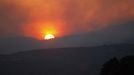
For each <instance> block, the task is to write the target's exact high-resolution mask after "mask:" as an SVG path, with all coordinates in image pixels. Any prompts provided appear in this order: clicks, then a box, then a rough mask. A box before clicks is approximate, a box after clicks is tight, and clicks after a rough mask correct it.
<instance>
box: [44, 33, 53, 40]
mask: <svg viewBox="0 0 134 75" xmlns="http://www.w3.org/2000/svg"><path fill="white" fill-rule="evenodd" d="M54 38H55V36H54V35H53V34H46V35H45V37H44V39H45V40H51V39H54Z"/></svg>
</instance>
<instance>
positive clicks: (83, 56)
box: [0, 44, 134, 75]
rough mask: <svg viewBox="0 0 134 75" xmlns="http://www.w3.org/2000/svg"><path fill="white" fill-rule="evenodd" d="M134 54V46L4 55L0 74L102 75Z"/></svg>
mask: <svg viewBox="0 0 134 75" xmlns="http://www.w3.org/2000/svg"><path fill="white" fill-rule="evenodd" d="M128 55H134V44H118V45H107V46H98V47H79V48H57V49H42V50H31V51H25V52H18V53H14V54H11V55H1V56H0V75H99V72H100V69H101V65H102V64H103V63H104V62H106V61H107V60H109V59H111V58H113V57H118V58H121V57H124V56H128Z"/></svg>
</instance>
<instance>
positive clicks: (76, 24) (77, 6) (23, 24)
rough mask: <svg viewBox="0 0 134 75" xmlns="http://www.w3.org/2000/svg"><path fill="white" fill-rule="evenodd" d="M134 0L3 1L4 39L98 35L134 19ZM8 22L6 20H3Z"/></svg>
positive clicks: (1, 14) (0, 24) (2, 32)
mask: <svg viewBox="0 0 134 75" xmlns="http://www.w3.org/2000/svg"><path fill="white" fill-rule="evenodd" d="M133 3H134V1H133V0H112V1H111V0H1V1H0V11H2V12H1V13H0V16H2V17H1V18H0V26H1V27H0V30H1V32H0V35H9V34H11V35H22V36H29V37H35V38H38V39H42V38H44V37H43V36H44V35H45V34H47V33H52V34H54V35H55V36H56V37H62V36H65V35H72V34H79V33H83V32H90V31H95V30H97V29H100V28H103V27H105V26H107V25H110V24H112V23H116V22H119V21H123V20H126V19H127V20H128V19H133V18H134V4H133ZM3 18H4V19H3Z"/></svg>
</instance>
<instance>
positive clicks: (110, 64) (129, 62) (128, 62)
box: [100, 56, 134, 75]
mask: <svg viewBox="0 0 134 75" xmlns="http://www.w3.org/2000/svg"><path fill="white" fill-rule="evenodd" d="M129 74H130V75H134V56H126V57H124V58H122V59H121V60H117V58H113V59H110V60H109V61H107V62H106V63H105V64H104V65H103V68H102V71H101V73H100V75H129Z"/></svg>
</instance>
